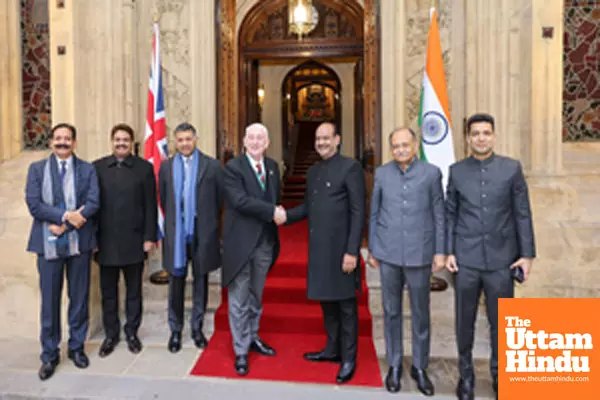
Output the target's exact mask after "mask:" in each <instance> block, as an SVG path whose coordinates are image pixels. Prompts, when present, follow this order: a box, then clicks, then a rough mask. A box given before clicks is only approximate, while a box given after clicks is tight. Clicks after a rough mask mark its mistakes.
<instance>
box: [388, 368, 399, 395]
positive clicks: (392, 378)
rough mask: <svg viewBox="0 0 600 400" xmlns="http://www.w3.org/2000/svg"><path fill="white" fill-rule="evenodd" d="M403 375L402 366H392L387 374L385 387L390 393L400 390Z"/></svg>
mask: <svg viewBox="0 0 600 400" xmlns="http://www.w3.org/2000/svg"><path fill="white" fill-rule="evenodd" d="M401 376H402V368H401V367H390V369H389V370H388V373H387V376H386V377H385V388H386V389H387V391H388V392H390V393H396V392H399V391H400V388H401V387H402V385H401V384H400V377H401Z"/></svg>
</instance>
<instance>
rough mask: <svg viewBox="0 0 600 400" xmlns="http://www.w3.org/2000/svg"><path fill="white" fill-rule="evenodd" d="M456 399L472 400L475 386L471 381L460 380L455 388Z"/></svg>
mask: <svg viewBox="0 0 600 400" xmlns="http://www.w3.org/2000/svg"><path fill="white" fill-rule="evenodd" d="M456 397H458V400H474V399H475V384H474V382H473V380H471V379H462V378H461V379H460V380H459V381H458V386H457V387H456Z"/></svg>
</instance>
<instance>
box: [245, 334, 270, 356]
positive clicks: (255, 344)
mask: <svg viewBox="0 0 600 400" xmlns="http://www.w3.org/2000/svg"><path fill="white" fill-rule="evenodd" d="M250 351H254V352H256V353H259V354H262V355H263V356H271V357H272V356H274V355H275V350H274V349H273V348H272V347H271V346H269V345H268V344H266V343H265V342H263V341H262V340H260V338H256V339H254V341H252V343H250Z"/></svg>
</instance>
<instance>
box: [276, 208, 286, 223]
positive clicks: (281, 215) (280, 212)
mask: <svg viewBox="0 0 600 400" xmlns="http://www.w3.org/2000/svg"><path fill="white" fill-rule="evenodd" d="M273 222H275V223H276V224H277V225H283V224H285V223H286V222H287V212H286V211H285V208H283V207H282V206H277V207H275V212H274V213H273Z"/></svg>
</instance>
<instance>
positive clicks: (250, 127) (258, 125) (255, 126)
mask: <svg viewBox="0 0 600 400" xmlns="http://www.w3.org/2000/svg"><path fill="white" fill-rule="evenodd" d="M253 129H260V130H261V131H263V132H264V133H265V135H267V139H269V130H268V129H267V127H266V126H264V125H263V124H261V123H260V122H255V123H253V124H250V125H248V126H247V127H246V130H245V131H244V137H246V136H247V135H248V132H250V131H251V130H253Z"/></svg>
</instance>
